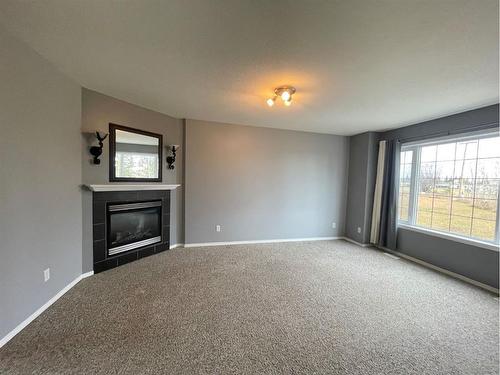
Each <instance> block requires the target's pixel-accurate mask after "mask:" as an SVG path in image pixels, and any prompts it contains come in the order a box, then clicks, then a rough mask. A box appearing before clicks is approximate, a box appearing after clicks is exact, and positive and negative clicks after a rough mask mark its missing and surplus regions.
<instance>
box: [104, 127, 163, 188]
mask: <svg viewBox="0 0 500 375" xmlns="http://www.w3.org/2000/svg"><path fill="white" fill-rule="evenodd" d="M162 138H163V137H162V135H161V134H155V133H150V132H146V131H143V130H138V129H133V128H128V127H126V126H121V125H116V124H109V181H150V182H157V181H159V182H161V180H162V178H161V171H162Z"/></svg>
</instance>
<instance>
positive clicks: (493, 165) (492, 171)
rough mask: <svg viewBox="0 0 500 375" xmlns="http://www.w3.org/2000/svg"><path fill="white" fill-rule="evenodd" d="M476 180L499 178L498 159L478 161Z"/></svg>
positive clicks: (499, 159)
mask: <svg viewBox="0 0 500 375" xmlns="http://www.w3.org/2000/svg"><path fill="white" fill-rule="evenodd" d="M476 174H477V178H500V158H492V159H479V160H478V161H477V172H476Z"/></svg>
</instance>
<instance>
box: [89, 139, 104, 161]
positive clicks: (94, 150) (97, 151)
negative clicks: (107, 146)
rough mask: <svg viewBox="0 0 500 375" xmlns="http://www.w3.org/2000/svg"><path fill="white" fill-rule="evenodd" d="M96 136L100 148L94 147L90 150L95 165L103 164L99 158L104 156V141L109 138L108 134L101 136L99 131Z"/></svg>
mask: <svg viewBox="0 0 500 375" xmlns="http://www.w3.org/2000/svg"><path fill="white" fill-rule="evenodd" d="M95 136H96V138H97V140H98V141H99V146H92V147H91V148H90V153H91V154H92V155H93V156H94V160H93V163H94V164H101V160H100V159H99V156H101V154H102V147H103V143H102V142H103V141H104V140H105V139H106V137H107V136H108V135H107V134H104V136H101V135H100V134H99V132H98V131H96V132H95Z"/></svg>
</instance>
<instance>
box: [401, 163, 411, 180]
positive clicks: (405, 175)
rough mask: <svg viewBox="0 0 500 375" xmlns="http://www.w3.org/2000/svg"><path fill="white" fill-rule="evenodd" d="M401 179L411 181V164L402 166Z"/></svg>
mask: <svg viewBox="0 0 500 375" xmlns="http://www.w3.org/2000/svg"><path fill="white" fill-rule="evenodd" d="M399 178H401V179H402V180H407V181H409V180H410V178H411V164H402V165H401V168H400V169H399Z"/></svg>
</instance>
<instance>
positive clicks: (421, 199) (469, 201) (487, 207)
mask: <svg viewBox="0 0 500 375" xmlns="http://www.w3.org/2000/svg"><path fill="white" fill-rule="evenodd" d="M417 207H418V210H417V219H416V225H418V226H421V227H425V228H431V229H435V230H439V231H444V232H451V233H456V234H459V235H465V236H470V237H474V238H478V239H481V240H486V241H494V240H495V228H496V210H497V203H496V200H493V199H483V198H479V199H478V198H476V199H473V198H468V197H452V196H443V195H437V194H436V193H434V194H433V193H423V192H421V193H420V194H419V196H418V204H417ZM400 218H401V219H402V220H405V219H407V218H408V199H407V196H406V194H404V193H402V194H401V196H400Z"/></svg>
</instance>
